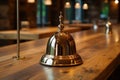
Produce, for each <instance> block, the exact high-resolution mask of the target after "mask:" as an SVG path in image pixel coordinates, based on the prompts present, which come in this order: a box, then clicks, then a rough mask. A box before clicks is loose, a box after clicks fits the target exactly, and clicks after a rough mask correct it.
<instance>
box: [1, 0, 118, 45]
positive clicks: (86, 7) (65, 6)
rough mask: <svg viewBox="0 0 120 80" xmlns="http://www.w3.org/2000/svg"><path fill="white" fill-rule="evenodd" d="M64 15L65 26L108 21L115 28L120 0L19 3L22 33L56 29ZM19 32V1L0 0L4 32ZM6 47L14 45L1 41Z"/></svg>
mask: <svg viewBox="0 0 120 80" xmlns="http://www.w3.org/2000/svg"><path fill="white" fill-rule="evenodd" d="M60 11H62V13H63V16H64V21H63V22H64V24H82V23H85V24H86V23H92V24H94V23H97V24H98V25H104V23H105V22H106V20H107V19H108V18H110V20H111V21H112V23H113V24H118V23H119V22H120V15H119V14H120V4H119V0H19V17H20V21H19V24H20V29H21V28H22V27H24V26H25V25H28V27H29V28H43V27H56V26H57V25H58V24H59V20H58V19H59V18H58V16H59V14H60ZM74 27H75V26H74ZM16 28H17V27H16V0H0V31H4V30H16ZM3 43H6V44H11V41H10V40H2V39H0V44H1V45H2V44H3Z"/></svg>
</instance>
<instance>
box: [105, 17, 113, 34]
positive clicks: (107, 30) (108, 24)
mask: <svg viewBox="0 0 120 80" xmlns="http://www.w3.org/2000/svg"><path fill="white" fill-rule="evenodd" d="M105 33H106V34H111V33H112V23H111V22H110V19H109V18H108V20H107V22H106V24H105Z"/></svg>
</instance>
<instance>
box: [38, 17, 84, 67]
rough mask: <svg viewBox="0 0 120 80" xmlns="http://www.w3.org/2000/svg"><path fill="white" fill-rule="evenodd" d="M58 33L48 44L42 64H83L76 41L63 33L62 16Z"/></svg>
mask: <svg viewBox="0 0 120 80" xmlns="http://www.w3.org/2000/svg"><path fill="white" fill-rule="evenodd" d="M59 21H60V24H59V25H58V28H59V30H58V32H57V33H55V34H54V35H52V36H51V37H50V38H49V40H48V44H47V49H46V54H44V55H43V56H42V57H41V60H40V63H41V64H43V65H47V66H73V65H79V64H82V59H81V57H80V56H79V55H78V54H77V53H76V46H75V42H74V39H73V38H72V36H71V35H70V34H68V33H65V32H64V31H63V28H64V26H63V24H62V15H60V16H59Z"/></svg>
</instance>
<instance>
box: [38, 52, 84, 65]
mask: <svg viewBox="0 0 120 80" xmlns="http://www.w3.org/2000/svg"><path fill="white" fill-rule="evenodd" d="M82 63H83V61H82V59H81V57H80V56H79V55H78V54H74V55H67V56H53V55H44V56H42V58H41V61H40V64H42V65H46V66H75V65H80V64H82Z"/></svg>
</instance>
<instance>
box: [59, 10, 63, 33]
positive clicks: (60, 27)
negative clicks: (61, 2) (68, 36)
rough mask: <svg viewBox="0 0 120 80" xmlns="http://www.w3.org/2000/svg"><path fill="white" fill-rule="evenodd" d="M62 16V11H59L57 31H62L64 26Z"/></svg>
mask: <svg viewBox="0 0 120 80" xmlns="http://www.w3.org/2000/svg"><path fill="white" fill-rule="evenodd" d="M62 18H63V16H62V12H60V16H59V22H60V24H59V25H58V28H59V30H58V32H62V30H63V28H64V25H63V23H62V22H63V19H62Z"/></svg>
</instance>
